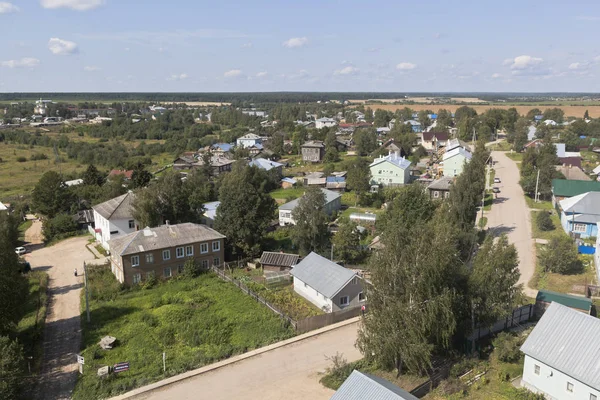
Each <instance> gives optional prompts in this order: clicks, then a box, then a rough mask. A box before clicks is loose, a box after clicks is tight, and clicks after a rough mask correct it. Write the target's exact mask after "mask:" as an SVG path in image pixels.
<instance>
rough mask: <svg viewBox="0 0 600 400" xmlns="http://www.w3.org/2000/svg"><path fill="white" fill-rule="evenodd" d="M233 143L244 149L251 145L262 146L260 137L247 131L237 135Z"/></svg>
mask: <svg viewBox="0 0 600 400" xmlns="http://www.w3.org/2000/svg"><path fill="white" fill-rule="evenodd" d="M235 143H236V145H237V146H238V147H243V148H244V149H246V148H249V147H252V146H255V147H256V145H260V146H261V148H262V138H261V137H260V136H258V135H257V134H254V133H248V134H246V135H244V136H242V137H239V138H238V139H237V140H236V142H235Z"/></svg>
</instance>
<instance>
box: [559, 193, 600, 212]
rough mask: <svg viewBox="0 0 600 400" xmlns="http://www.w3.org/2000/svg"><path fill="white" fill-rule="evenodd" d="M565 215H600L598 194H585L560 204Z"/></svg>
mask: <svg viewBox="0 0 600 400" xmlns="http://www.w3.org/2000/svg"><path fill="white" fill-rule="evenodd" d="M560 208H562V210H563V211H564V212H566V213H575V214H591V215H600V192H587V193H583V194H580V195H577V196H574V197H570V198H568V199H564V200H562V201H561V202H560Z"/></svg>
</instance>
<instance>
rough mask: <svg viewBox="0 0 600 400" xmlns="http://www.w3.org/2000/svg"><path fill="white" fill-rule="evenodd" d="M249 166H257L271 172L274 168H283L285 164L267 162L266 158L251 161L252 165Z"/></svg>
mask: <svg viewBox="0 0 600 400" xmlns="http://www.w3.org/2000/svg"><path fill="white" fill-rule="evenodd" d="M248 165H250V166H255V167H258V168H260V169H264V170H265V171H270V170H272V169H273V168H278V167H283V164H280V163H278V162H275V161H271V160H267V159H264V158H256V159H254V160H252V161H250V163H249V164H248Z"/></svg>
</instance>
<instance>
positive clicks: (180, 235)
mask: <svg viewBox="0 0 600 400" xmlns="http://www.w3.org/2000/svg"><path fill="white" fill-rule="evenodd" d="M224 238H225V236H223V235H221V234H220V233H219V232H217V231H215V230H214V229H211V228H209V227H208V226H206V225H199V224H192V223H191V222H187V223H184V224H177V225H163V226H159V227H157V228H144V229H142V230H140V231H137V232H133V233H130V234H128V235H125V236H121V237H120V238H118V239H113V240H109V241H108V243H109V246H110V250H111V252H112V253H114V254H119V255H127V254H135V253H140V252H143V251H151V250H160V249H166V248H169V247H174V246H184V245H186V244H191V243H198V242H204V241H207V240H215V239H224Z"/></svg>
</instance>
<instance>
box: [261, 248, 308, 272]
mask: <svg viewBox="0 0 600 400" xmlns="http://www.w3.org/2000/svg"><path fill="white" fill-rule="evenodd" d="M299 258H300V256H299V255H298V254H289V253H277V252H272V251H263V253H262V255H261V256H260V263H261V264H262V265H276V266H278V267H290V268H291V267H293V266H294V265H296V264H298V259H299Z"/></svg>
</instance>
